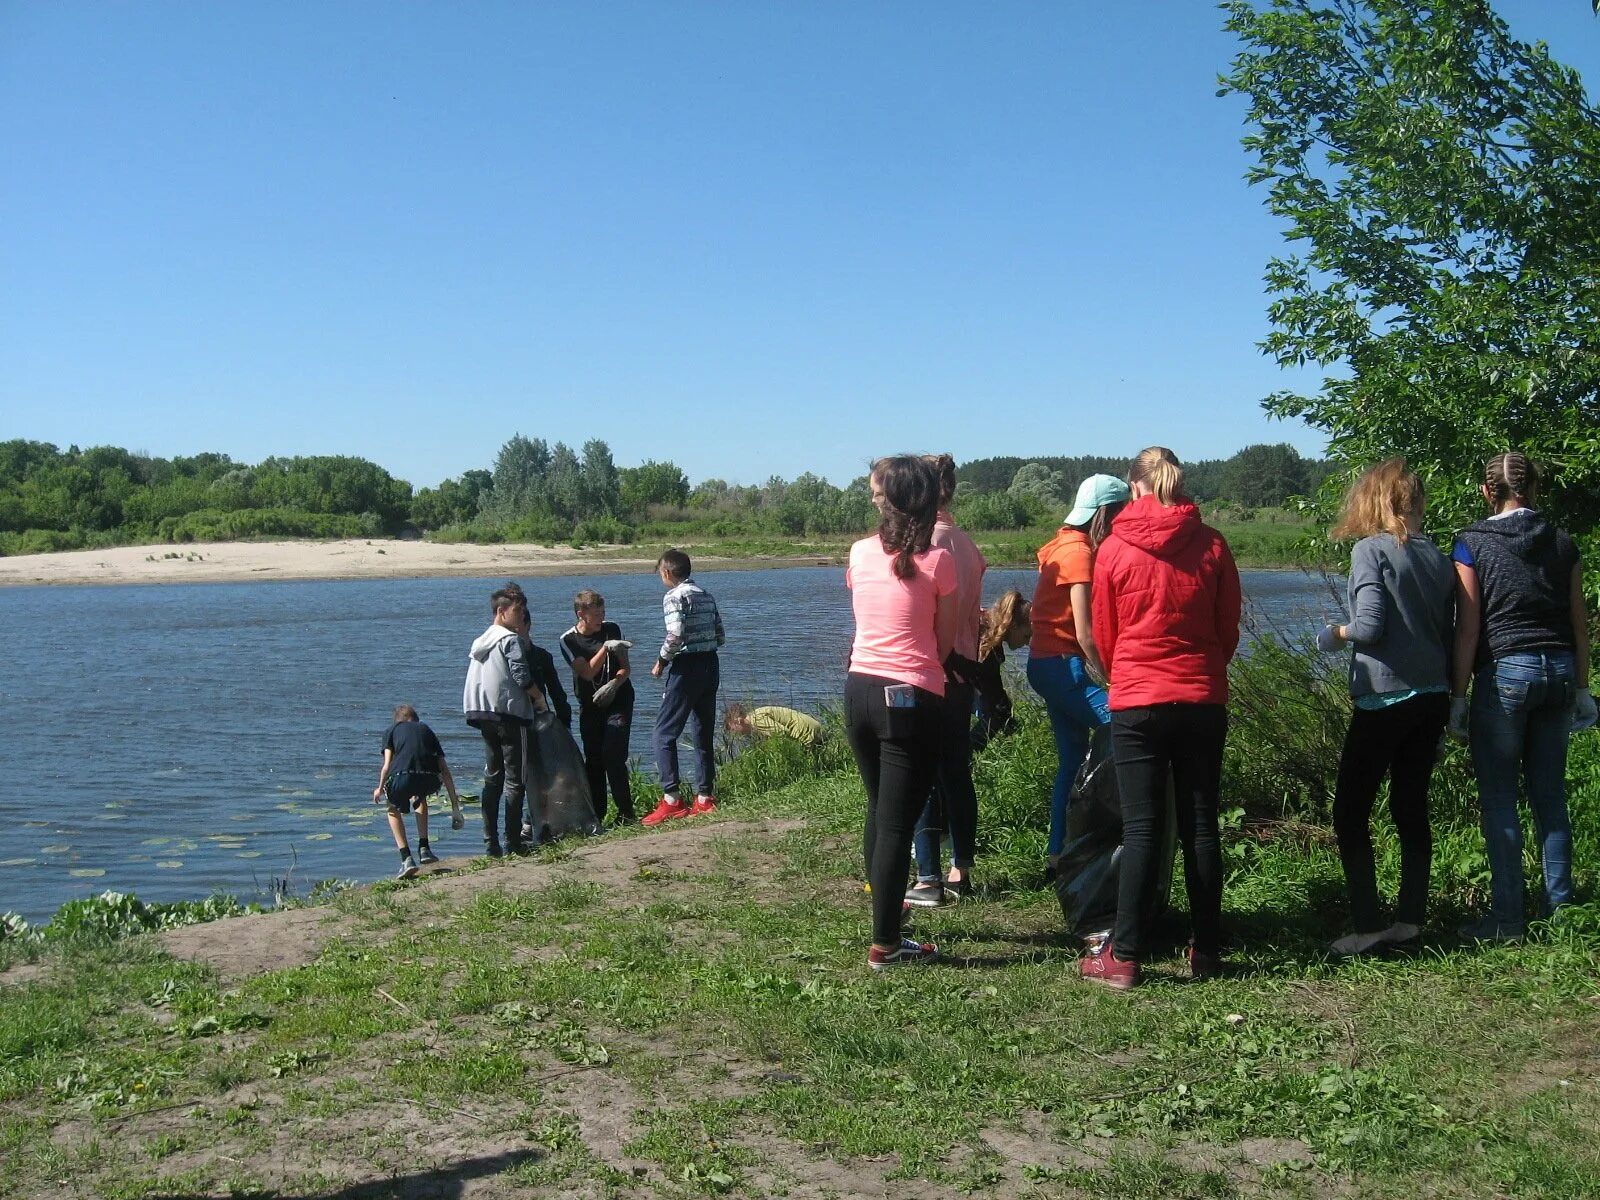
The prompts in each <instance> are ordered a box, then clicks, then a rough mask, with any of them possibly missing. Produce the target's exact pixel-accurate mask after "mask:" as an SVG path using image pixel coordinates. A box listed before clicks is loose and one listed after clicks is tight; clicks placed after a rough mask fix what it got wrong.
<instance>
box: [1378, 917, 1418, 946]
mask: <svg viewBox="0 0 1600 1200" xmlns="http://www.w3.org/2000/svg"><path fill="white" fill-rule="evenodd" d="M1421 937H1422V926H1421V925H1412V924H1411V923H1410V922H1408V921H1396V922H1395V923H1394V924H1393V925H1391V926H1389V928H1387V929H1385V930H1384V931H1383V940H1384V943H1385V944H1386V945H1389V946H1410V945H1411V944H1412V943H1413V942H1415V941H1418V940H1419V939H1420V938H1421Z"/></svg>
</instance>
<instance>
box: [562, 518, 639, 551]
mask: <svg viewBox="0 0 1600 1200" xmlns="http://www.w3.org/2000/svg"><path fill="white" fill-rule="evenodd" d="M632 542H633V526H632V525H629V524H628V523H627V522H626V521H619V520H617V518H616V517H613V516H610V515H609V514H608V515H606V516H603V517H590V518H589V519H588V520H587V521H579V522H578V523H577V524H576V525H574V526H573V527H572V544H573V545H574V546H576V545H578V544H580V543H590V544H594V543H603V544H605V545H610V546H626V545H630V544H631V543H632Z"/></svg>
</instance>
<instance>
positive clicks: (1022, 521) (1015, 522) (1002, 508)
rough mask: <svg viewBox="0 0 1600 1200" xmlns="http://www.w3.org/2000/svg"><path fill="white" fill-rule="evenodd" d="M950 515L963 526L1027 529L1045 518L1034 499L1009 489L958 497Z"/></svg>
mask: <svg viewBox="0 0 1600 1200" xmlns="http://www.w3.org/2000/svg"><path fill="white" fill-rule="evenodd" d="M950 515H951V516H952V517H954V518H955V522H956V524H957V525H959V526H961V527H962V528H963V529H1026V528H1027V527H1028V526H1029V525H1037V524H1040V523H1041V522H1043V521H1045V520H1048V517H1047V516H1046V514H1045V512H1044V508H1043V506H1042V505H1041V504H1039V503H1038V501H1037V500H1036V499H1034V498H1033V497H1030V496H1022V495H1017V494H1013V493H1011V492H980V493H978V494H975V495H967V496H957V497H956V500H955V503H954V504H952V505H951V506H950Z"/></svg>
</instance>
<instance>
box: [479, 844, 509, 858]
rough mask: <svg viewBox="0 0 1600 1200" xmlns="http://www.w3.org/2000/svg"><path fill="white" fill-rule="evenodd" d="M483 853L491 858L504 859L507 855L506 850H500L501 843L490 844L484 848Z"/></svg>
mask: <svg viewBox="0 0 1600 1200" xmlns="http://www.w3.org/2000/svg"><path fill="white" fill-rule="evenodd" d="M483 852H484V854H486V855H487V856H488V857H490V858H504V857H505V853H506V852H505V851H504V850H502V849H500V843H499V842H490V843H489V844H488V846H486V847H485V848H484V851H483Z"/></svg>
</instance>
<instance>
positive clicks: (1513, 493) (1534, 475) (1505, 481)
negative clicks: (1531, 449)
mask: <svg viewBox="0 0 1600 1200" xmlns="http://www.w3.org/2000/svg"><path fill="white" fill-rule="evenodd" d="M1483 486H1484V487H1486V488H1488V489H1489V494H1490V495H1492V496H1493V497H1494V503H1495V507H1496V508H1498V507H1499V506H1500V505H1502V504H1504V503H1505V502H1506V501H1507V500H1521V501H1522V502H1523V503H1524V504H1529V505H1531V504H1532V503H1533V500H1534V497H1535V496H1536V495H1537V494H1538V491H1539V468H1538V467H1536V466H1534V465H1533V461H1532V460H1531V459H1530V458H1529V457H1528V456H1527V455H1526V454H1524V453H1522V451H1520V450H1507V451H1506V452H1505V453H1504V454H1496V455H1495V456H1494V457H1493V458H1491V459H1490V460H1489V461H1488V462H1486V463H1484V464H1483Z"/></svg>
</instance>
